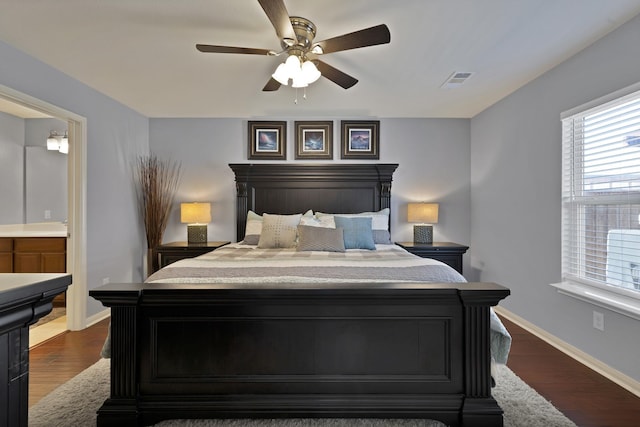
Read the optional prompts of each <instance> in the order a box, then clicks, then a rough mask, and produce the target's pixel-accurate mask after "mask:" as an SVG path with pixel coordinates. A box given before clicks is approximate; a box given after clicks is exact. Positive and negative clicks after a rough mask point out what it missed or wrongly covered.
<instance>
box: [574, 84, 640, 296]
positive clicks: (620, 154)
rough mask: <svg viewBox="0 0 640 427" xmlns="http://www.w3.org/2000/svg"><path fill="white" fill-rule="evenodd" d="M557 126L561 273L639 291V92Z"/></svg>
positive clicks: (604, 284)
mask: <svg viewBox="0 0 640 427" xmlns="http://www.w3.org/2000/svg"><path fill="white" fill-rule="evenodd" d="M562 132H563V134H562V146H563V155H562V157H563V162H562V172H563V173H562V181H563V182H562V202H563V203H562V214H563V215H562V270H563V272H562V273H563V278H564V280H569V281H577V282H581V283H585V284H590V285H595V286H597V287H601V288H606V289H609V290H622V292H624V293H626V294H631V295H632V296H636V297H637V298H640V92H635V93H632V94H630V95H627V96H624V97H622V98H619V99H616V100H614V101H611V102H608V103H606V104H603V105H599V106H597V107H593V108H590V109H588V110H585V111H582V112H580V113H576V114H573V115H571V116H568V117H565V118H564V119H563V120H562Z"/></svg>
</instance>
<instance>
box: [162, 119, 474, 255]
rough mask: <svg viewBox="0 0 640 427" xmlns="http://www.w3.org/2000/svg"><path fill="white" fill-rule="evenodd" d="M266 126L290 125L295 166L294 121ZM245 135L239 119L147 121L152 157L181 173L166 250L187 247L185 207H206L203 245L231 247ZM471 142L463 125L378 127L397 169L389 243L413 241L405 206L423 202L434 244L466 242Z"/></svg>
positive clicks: (421, 122)
mask: <svg viewBox="0 0 640 427" xmlns="http://www.w3.org/2000/svg"><path fill="white" fill-rule="evenodd" d="M261 119H262V118H261ZM268 119H274V120H275V119H278V120H288V130H287V136H288V146H287V152H288V153H289V154H288V158H289V159H291V158H293V153H294V135H295V134H294V129H293V126H294V124H293V121H294V119H292V118H291V117H287V118H280V117H272V118H267V119H265V120H268ZM312 119H313V118H308V117H304V118H298V117H296V118H295V120H312ZM246 128H247V120H245V119H151V120H150V125H149V137H150V142H149V145H150V149H151V151H152V152H154V153H156V154H157V155H158V156H160V157H162V158H167V159H169V158H170V159H175V160H178V161H180V162H181V164H182V169H183V177H182V180H181V185H180V188H179V190H178V194H177V196H176V198H177V200H176V204H175V208H174V210H173V213H172V216H171V218H170V222H169V225H168V227H167V230H166V231H165V235H164V239H163V240H164V241H165V242H169V241H175V240H186V233H187V231H186V225H184V224H181V223H180V215H179V203H180V202H183V201H210V202H212V223H211V224H209V227H208V231H209V239H210V240H231V241H235V237H236V236H235V183H234V178H233V173H232V172H231V169H229V167H228V164H229V163H239V162H247V145H248V144H247V131H246ZM339 129H340V120H338V119H335V120H334V138H333V139H334V162H344V161H341V160H339V158H340V149H339V147H340V145H339V144H340V131H339ZM469 135H470V131H469V120H467V119H381V123H380V160H379V161H380V162H385V163H400V166H399V168H398V170H397V171H396V173H395V175H394V181H393V190H392V200H391V204H392V221H391V222H392V224H391V232H392V238H393V239H394V240H396V241H407V240H408V241H411V240H413V227H412V225H411V224H408V223H407V222H406V216H407V210H406V203H407V202H409V201H421V200H426V201H434V202H438V203H440V223H439V224H437V225H436V226H435V227H434V238H435V239H436V240H441V241H454V242H459V243H463V244H466V243H468V242H469V236H470V225H469V224H470V219H469V211H470V185H469V181H470V176H469V164H470V160H469ZM288 162H290V163H292V162H294V160H289V161H288ZM298 162H299V161H298ZM465 262H466V261H465Z"/></svg>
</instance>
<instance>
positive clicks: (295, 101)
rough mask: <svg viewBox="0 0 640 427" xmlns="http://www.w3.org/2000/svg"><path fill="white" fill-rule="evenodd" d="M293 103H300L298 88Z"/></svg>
mask: <svg viewBox="0 0 640 427" xmlns="http://www.w3.org/2000/svg"><path fill="white" fill-rule="evenodd" d="M293 103H294V104H296V105H298V88H296V99H294V100H293Z"/></svg>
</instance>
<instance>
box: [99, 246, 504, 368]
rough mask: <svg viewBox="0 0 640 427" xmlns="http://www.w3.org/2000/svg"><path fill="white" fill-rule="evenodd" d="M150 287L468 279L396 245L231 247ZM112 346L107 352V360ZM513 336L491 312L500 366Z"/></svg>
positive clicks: (185, 264)
mask: <svg viewBox="0 0 640 427" xmlns="http://www.w3.org/2000/svg"><path fill="white" fill-rule="evenodd" d="M146 282H147V283H209V284H210V283H238V284H247V286H250V287H252V288H255V287H260V285H272V284H273V283H296V284H300V285H301V286H304V284H310V285H311V284H314V283H316V284H317V283H322V282H331V283H334V284H338V285H339V284H340V283H354V282H363V283H373V282H378V283H380V282H423V283H460V282H466V279H465V278H464V276H462V275H461V274H460V273H458V272H457V271H456V270H454V269H453V268H451V267H450V266H448V265H446V264H444V263H442V262H440V261H436V260H433V259H429V258H420V257H418V256H415V255H413V254H411V253H409V252H407V251H406V250H404V249H403V248H401V247H399V246H396V245H377V250H375V251H370V250H347V251H346V252H343V253H336V252H316V251H309V252H299V251H296V250H295V248H290V249H258V248H257V247H256V246H248V245H241V244H231V245H227V246H224V247H222V248H219V249H217V250H215V251H212V252H209V253H207V254H204V255H201V256H199V257H197V258H190V259H183V260H180V261H177V262H175V263H173V264H170V265H168V266H166V267H164V268H162V269H161V270H159V271H157V272H155V273H154V274H152V275H151V276H149V278H148V279H147V280H146ZM107 344H108V343H106V345H105V350H104V351H103V356H105V357H106V354H107V352H108V348H107ZM510 346H511V336H510V335H509V333H508V331H507V330H506V328H505V327H504V325H503V324H502V322H501V321H500V319H499V318H498V316H496V314H495V313H494V312H493V310H491V351H492V358H493V360H494V361H495V362H497V363H506V361H507V356H508V354H509V349H510Z"/></svg>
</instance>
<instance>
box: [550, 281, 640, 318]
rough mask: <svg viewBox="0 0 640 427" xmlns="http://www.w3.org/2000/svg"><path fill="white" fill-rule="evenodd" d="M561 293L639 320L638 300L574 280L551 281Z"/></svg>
mask: <svg viewBox="0 0 640 427" xmlns="http://www.w3.org/2000/svg"><path fill="white" fill-rule="evenodd" d="M551 286H553V287H554V288H556V289H557V291H558V292H560V293H561V294H564V295H567V296H570V297H573V298H577V299H579V300H582V301H585V302H588V303H591V304H594V305H597V306H599V307H603V308H606V309H608V310H611V311H615V312H616V313H619V314H622V315H624V316H628V317H631V318H632V319H636V320H640V301H638V300H637V299H635V298H629V297H625V296H623V295H618V294H616V293H613V292H607V291H605V290H601V289H598V288H595V287H592V286H588V285H583V284H580V283H576V282H560V283H552V284H551Z"/></svg>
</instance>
